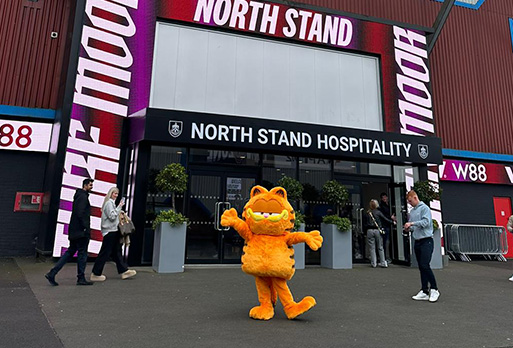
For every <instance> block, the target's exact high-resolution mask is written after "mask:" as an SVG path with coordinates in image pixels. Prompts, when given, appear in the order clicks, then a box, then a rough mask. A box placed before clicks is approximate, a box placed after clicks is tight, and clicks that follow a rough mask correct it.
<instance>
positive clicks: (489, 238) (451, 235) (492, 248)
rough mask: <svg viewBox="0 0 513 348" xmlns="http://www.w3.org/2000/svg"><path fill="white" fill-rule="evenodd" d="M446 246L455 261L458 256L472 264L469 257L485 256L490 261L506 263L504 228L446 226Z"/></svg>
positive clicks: (506, 245) (506, 249)
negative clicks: (495, 260)
mask: <svg viewBox="0 0 513 348" xmlns="http://www.w3.org/2000/svg"><path fill="white" fill-rule="evenodd" d="M445 246H446V251H447V253H448V254H449V255H450V256H451V257H452V258H453V259H454V260H456V259H457V257H456V256H458V257H459V258H460V260H461V261H466V262H470V261H472V260H471V259H470V256H469V255H483V256H484V257H485V258H487V259H490V260H491V259H497V260H498V261H506V258H505V257H504V254H506V253H507V252H508V241H507V238H506V229H505V228H504V227H502V226H488V225H462V224H446V225H445Z"/></svg>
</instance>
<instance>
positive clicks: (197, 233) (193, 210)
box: [186, 171, 256, 263]
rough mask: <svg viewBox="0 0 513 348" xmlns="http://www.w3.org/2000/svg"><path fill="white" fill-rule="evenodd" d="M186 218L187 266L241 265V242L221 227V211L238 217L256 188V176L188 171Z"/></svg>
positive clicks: (238, 237)
mask: <svg viewBox="0 0 513 348" xmlns="http://www.w3.org/2000/svg"><path fill="white" fill-rule="evenodd" d="M190 183H191V185H190V194H189V197H188V204H187V216H188V217H189V219H190V222H191V224H190V226H189V229H188V231H187V248H186V262H187V263H240V256H241V254H242V246H243V245H244V241H243V240H242V238H241V237H240V236H239V234H238V233H237V232H236V231H235V230H233V229H231V228H223V227H222V226H221V225H220V220H221V214H222V213H223V211H224V210H226V209H229V208H235V209H236V210H237V212H238V213H239V214H240V213H241V212H242V209H243V208H244V205H245V204H246V202H247V201H248V200H249V194H250V192H251V188H252V187H253V186H255V183H256V174H248V173H237V172H214V173H212V172H205V171H191V177H190Z"/></svg>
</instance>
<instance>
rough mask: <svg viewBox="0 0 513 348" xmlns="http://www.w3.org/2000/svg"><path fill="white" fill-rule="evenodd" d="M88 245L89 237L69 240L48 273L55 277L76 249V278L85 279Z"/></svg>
mask: <svg viewBox="0 0 513 348" xmlns="http://www.w3.org/2000/svg"><path fill="white" fill-rule="evenodd" d="M88 246H89V237H84V238H79V239H74V240H70V241H69V248H68V250H66V252H65V253H64V255H62V256H61V258H60V259H59V261H57V263H56V264H55V266H54V267H53V268H52V269H51V270H50V274H51V275H53V276H54V277H55V275H56V274H57V273H59V271H60V270H61V268H62V267H64V265H65V264H66V263H67V262H68V260H69V259H70V258H72V257H73V255H75V253H76V252H77V251H78V256H77V278H78V280H81V279H85V274H84V273H85V268H86V264H87V247H88Z"/></svg>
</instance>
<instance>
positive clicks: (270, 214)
mask: <svg viewBox="0 0 513 348" xmlns="http://www.w3.org/2000/svg"><path fill="white" fill-rule="evenodd" d="M276 215H280V213H269V216H276Z"/></svg>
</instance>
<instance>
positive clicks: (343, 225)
mask: <svg viewBox="0 0 513 348" xmlns="http://www.w3.org/2000/svg"><path fill="white" fill-rule="evenodd" d="M322 222H324V223H325V224H333V225H336V226H337V228H338V229H339V230H340V231H348V230H349V229H350V228H351V220H349V219H348V218H341V217H339V216H337V215H326V216H325V217H323V218H322Z"/></svg>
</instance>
